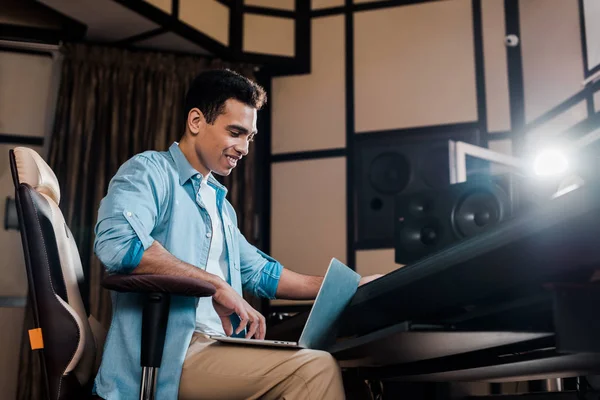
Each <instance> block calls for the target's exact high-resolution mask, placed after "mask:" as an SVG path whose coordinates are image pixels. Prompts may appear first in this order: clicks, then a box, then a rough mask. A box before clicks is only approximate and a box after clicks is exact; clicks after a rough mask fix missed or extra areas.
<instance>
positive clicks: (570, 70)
mask: <svg viewBox="0 0 600 400" xmlns="http://www.w3.org/2000/svg"><path fill="white" fill-rule="evenodd" d="M519 13H520V14H519V15H520V24H521V46H522V47H521V53H522V57H523V84H524V91H525V120H526V122H531V121H533V120H535V119H536V118H537V117H539V116H540V115H542V114H544V113H546V112H547V111H548V110H550V109H551V108H552V107H554V106H556V105H558V104H560V103H561V102H563V101H564V100H566V99H567V98H569V97H570V96H572V95H573V94H575V93H577V92H579V91H580V90H581V89H583V87H582V86H581V82H582V81H583V79H584V78H583V67H582V65H583V58H582V54H581V32H580V31H579V7H578V3H577V0H521V1H520V2H519Z"/></svg>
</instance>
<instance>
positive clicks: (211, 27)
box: [179, 0, 229, 46]
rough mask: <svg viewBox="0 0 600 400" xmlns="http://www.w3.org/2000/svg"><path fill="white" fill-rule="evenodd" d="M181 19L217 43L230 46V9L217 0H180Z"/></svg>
mask: <svg viewBox="0 0 600 400" xmlns="http://www.w3.org/2000/svg"><path fill="white" fill-rule="evenodd" d="M179 19H180V20H181V21H182V22H185V23H186V24H188V25H190V26H192V27H194V28H196V29H198V30H199V31H201V32H202V33H204V34H206V35H208V36H210V37H211V38H213V39H215V40H216V41H218V42H220V43H221V44H224V45H225V46H227V45H229V7H227V6H226V5H223V4H221V3H219V2H218V1H216V0H202V1H198V0H180V1H179Z"/></svg>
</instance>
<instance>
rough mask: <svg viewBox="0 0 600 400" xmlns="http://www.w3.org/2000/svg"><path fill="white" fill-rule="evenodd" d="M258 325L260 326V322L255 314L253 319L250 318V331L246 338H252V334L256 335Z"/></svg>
mask: <svg viewBox="0 0 600 400" xmlns="http://www.w3.org/2000/svg"><path fill="white" fill-rule="evenodd" d="M258 326H259V324H258V321H257V318H256V316H254V317H253V319H251V320H250V325H249V328H248V332H247V333H246V339H251V338H252V336H254V334H255V333H256V329H257V328H258Z"/></svg>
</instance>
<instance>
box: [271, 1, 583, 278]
mask: <svg viewBox="0 0 600 400" xmlns="http://www.w3.org/2000/svg"><path fill="white" fill-rule="evenodd" d="M356 3H358V2H356ZM360 3H365V2H360ZM383 3H385V2H383V1H376V2H369V3H368V4H360V5H359V4H350V5H348V4H347V5H346V6H345V7H341V6H343V2H342V1H333V0H332V1H316V0H315V1H313V2H312V6H313V11H312V12H311V15H312V19H311V28H312V39H311V41H312V47H311V51H312V54H311V63H312V65H311V73H310V74H306V75H298V76H283V77H276V78H273V80H272V95H271V107H272V126H271V154H272V163H271V215H270V217H271V218H270V230H271V232H270V237H271V243H270V247H271V248H270V252H271V254H272V255H273V256H274V257H276V258H277V259H279V260H280V261H281V262H282V263H283V264H284V265H285V266H286V267H288V268H291V269H293V270H295V271H298V272H302V273H310V274H322V273H323V272H324V271H325V269H326V268H327V265H328V262H329V260H330V259H331V257H337V258H339V259H340V260H342V261H344V262H347V263H348V264H349V265H351V266H354V267H355V268H356V270H357V271H358V272H360V273H361V274H370V273H387V272H390V271H392V270H395V269H397V268H400V267H401V265H399V264H396V263H395V262H394V250H393V249H392V248H390V247H387V248H373V249H357V248H356V241H355V239H356V237H357V232H356V229H357V227H356V220H355V214H354V212H353V211H355V207H357V204H356V190H357V189H356V181H355V179H354V177H353V175H352V173H353V170H355V168H356V167H357V166H356V165H355V162H354V160H353V154H354V152H355V151H356V150H357V148H358V146H361V143H363V141H362V140H361V138H364V137H369V135H373V136H378V135H379V136H381V137H385V138H389V139H390V140H393V141H397V140H399V139H401V138H402V136H401V135H407V137H408V135H409V134H413V133H414V132H417V131H418V132H420V131H419V129H421V128H424V127H425V128H426V129H423V130H422V132H423V134H431V133H435V132H436V130H438V127H439V130H440V131H443V129H444V127H453V126H461V124H466V125H468V126H471V125H473V126H475V127H476V128H477V129H478V130H479V133H480V135H481V144H482V145H484V146H488V147H489V148H491V149H493V150H495V151H500V152H503V153H507V154H513V152H515V151H519V150H520V149H516V147H519V146H520V143H522V139H523V137H524V136H525V132H526V131H527V130H528V128H531V129H533V128H534V127H535V126H536V124H535V123H536V122H539V121H540V118H541V119H547V120H548V121H549V122H548V124H550V125H549V127H550V129H551V130H553V131H556V130H558V129H559V128H560V129H566V128H567V127H570V126H572V125H573V124H575V123H577V122H578V121H580V120H581V119H584V118H587V116H588V111H587V107H585V102H583V103H582V104H583V106H582V105H577V107H574V109H573V110H571V111H570V112H569V113H563V112H559V113H557V112H553V109H554V108H556V107H557V106H559V105H560V103H561V102H563V101H564V100H565V99H567V98H568V97H569V96H572V95H573V94H575V93H577V92H578V91H580V90H581V89H582V86H581V81H582V80H583V71H584V69H583V59H582V50H581V36H580V34H579V32H580V25H579V17H578V15H579V14H578V13H579V4H578V0H549V1H546V0H521V1H520V2H519V1H515V2H512V3H511V2H509V3H511V4H514V5H515V6H518V7H519V8H518V10H517V11H519V13H518V14H515V13H514V11H515V10H514V9H511V10H509V12H508V13H507V12H506V10H505V1H504V0H485V1H480V0H446V1H437V2H427V3H422V4H413V5H402V6H401V5H393V4H392V5H387V6H386V5H385V4H383ZM333 7H337V8H333ZM511 15H518V21H517V24H518V25H519V24H520V29H521V46H520V47H519V50H520V54H517V55H518V56H520V59H517V61H518V62H519V64H518V65H519V67H520V68H522V78H523V81H522V86H521V89H522V91H523V93H524V98H521V99H520V103H519V101H516V100H518V99H516V95H518V90H517V89H518V88H517V89H515V86H514V84H515V82H514V81H511V79H514V78H513V77H514V73H515V72H517V73H518V72H519V71H518V70H516V69H513V70H512V71H511V68H513V66H514V65H515V64H514V60H515V58H514V56H513V54H514V53H509V52H508V51H507V47H506V46H505V44H504V37H505V35H506V34H507V33H511V32H507V30H506V21H507V18H508V19H510V18H511ZM509 54H510V56H509ZM511 73H512V74H511ZM517 83H518V82H517ZM519 104H523V105H524V106H523V107H524V110H519V109H518V107H519ZM517 112H521V113H524V115H525V123H526V124H527V125H526V126H513V124H514V121H513V120H514V118H513V117H514V114H515V113H517ZM548 112H552V114H548ZM562 114H568V116H567V117H565V116H563V117H562V118H563V119H566V120H567V121H563V122H561V123H560V124H559V123H558V122H557V119H558V118H560V117H561V115H562ZM529 124H532V125H529ZM546 128H548V126H546ZM515 139H516V140H515Z"/></svg>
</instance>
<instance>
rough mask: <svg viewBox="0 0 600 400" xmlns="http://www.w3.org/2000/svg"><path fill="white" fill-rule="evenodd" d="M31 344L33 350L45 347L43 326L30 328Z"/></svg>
mask: <svg viewBox="0 0 600 400" xmlns="http://www.w3.org/2000/svg"><path fill="white" fill-rule="evenodd" d="M29 344H31V350H39V349H43V348H44V339H43V338H42V328H36V329H30V330H29Z"/></svg>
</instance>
